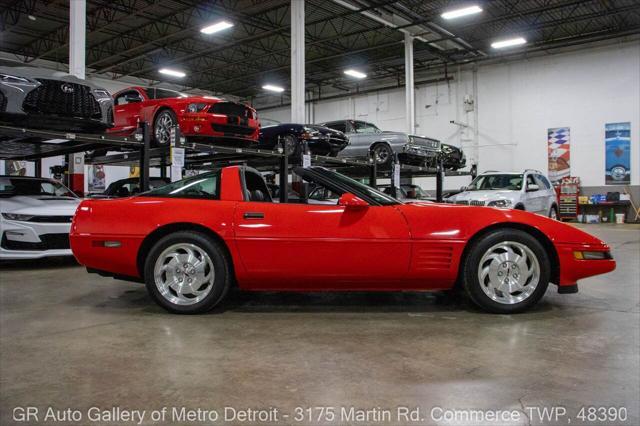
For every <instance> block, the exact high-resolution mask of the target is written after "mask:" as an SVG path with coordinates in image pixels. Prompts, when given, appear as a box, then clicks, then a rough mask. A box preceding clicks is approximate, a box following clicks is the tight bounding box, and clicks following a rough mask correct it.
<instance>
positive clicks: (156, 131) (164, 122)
mask: <svg viewBox="0 0 640 426" xmlns="http://www.w3.org/2000/svg"><path fill="white" fill-rule="evenodd" d="M177 123H178V118H177V117H176V115H175V113H174V112H173V111H171V110H168V109H165V110H163V111H160V112H159V113H158V115H156V118H155V120H154V121H153V140H154V142H155V144H156V145H157V146H168V145H169V143H171V128H172V127H174V126H175V125H176V124H177Z"/></svg>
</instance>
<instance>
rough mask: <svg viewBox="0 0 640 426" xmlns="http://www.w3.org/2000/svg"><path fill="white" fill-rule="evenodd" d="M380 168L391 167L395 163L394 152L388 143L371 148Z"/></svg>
mask: <svg viewBox="0 0 640 426" xmlns="http://www.w3.org/2000/svg"><path fill="white" fill-rule="evenodd" d="M371 152H372V153H373V155H374V158H375V159H376V164H377V165H378V167H389V166H390V165H391V163H392V162H393V150H392V149H391V147H390V146H389V145H388V144H386V143H377V144H375V145H373V147H371Z"/></svg>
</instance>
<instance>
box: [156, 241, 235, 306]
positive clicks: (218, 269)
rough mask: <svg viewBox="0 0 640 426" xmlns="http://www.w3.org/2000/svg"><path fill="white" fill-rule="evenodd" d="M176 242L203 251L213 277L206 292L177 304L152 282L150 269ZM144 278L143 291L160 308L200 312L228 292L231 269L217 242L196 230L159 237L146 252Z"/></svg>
mask: <svg viewBox="0 0 640 426" xmlns="http://www.w3.org/2000/svg"><path fill="white" fill-rule="evenodd" d="M176 244H193V245H195V246H197V247H198V248H200V249H202V250H204V251H205V252H206V253H207V254H208V255H209V258H210V259H211V261H212V264H213V267H214V272H215V276H214V278H213V284H212V287H211V290H210V291H209V293H208V294H207V295H206V297H204V298H203V299H202V300H200V301H199V302H197V303H194V304H191V305H180V304H176V303H172V302H171V301H169V300H168V299H167V298H165V297H164V296H163V295H162V294H161V292H160V290H159V289H158V286H157V285H156V281H155V276H154V269H155V266H156V261H157V260H158V257H159V256H160V255H161V254H162V252H163V251H164V250H166V249H167V248H169V247H171V246H174V245H176ZM144 277H145V283H146V287H147V291H148V292H149V294H150V295H151V297H152V298H153V300H155V302H156V303H158V304H159V305H160V306H162V307H163V308H164V309H166V310H167V311H169V312H173V313H176V314H201V313H205V312H208V311H210V310H211V309H213V308H214V307H215V306H216V305H218V304H219V303H220V302H221V301H222V299H224V297H225V296H226V294H227V292H228V291H229V287H230V283H231V272H230V267H229V262H228V260H227V257H226V256H225V253H224V251H223V249H222V247H220V245H219V244H218V243H217V242H216V241H214V240H212V239H211V238H209V237H207V236H206V235H204V234H202V233H200V232H194V231H180V232H174V233H171V234H169V235H167V236H165V237H163V238H161V239H160V240H159V241H158V242H157V243H155V244H154V245H153V247H152V248H151V250H150V251H149V253H148V255H147V258H146V260H145V264H144Z"/></svg>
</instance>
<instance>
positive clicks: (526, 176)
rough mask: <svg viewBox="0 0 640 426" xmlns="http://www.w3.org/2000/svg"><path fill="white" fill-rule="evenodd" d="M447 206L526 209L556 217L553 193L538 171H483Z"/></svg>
mask: <svg viewBox="0 0 640 426" xmlns="http://www.w3.org/2000/svg"><path fill="white" fill-rule="evenodd" d="M446 201H447V202H449V203H454V204H464V205H471V206H488V207H500V208H506V209H519V210H526V211H529V212H533V213H538V214H541V215H544V216H548V217H550V218H552V219H557V218H558V201H557V197H556V191H555V190H554V189H553V186H552V185H551V183H550V182H549V179H547V178H546V177H545V176H543V175H542V173H541V172H539V171H537V170H525V171H524V172H495V171H490V172H484V173H482V174H481V175H479V176H477V177H476V178H475V179H474V180H473V181H472V182H471V184H469V186H467V187H463V188H462V192H460V193H459V194H456V195H453V196H451V197H449V198H447V200H446Z"/></svg>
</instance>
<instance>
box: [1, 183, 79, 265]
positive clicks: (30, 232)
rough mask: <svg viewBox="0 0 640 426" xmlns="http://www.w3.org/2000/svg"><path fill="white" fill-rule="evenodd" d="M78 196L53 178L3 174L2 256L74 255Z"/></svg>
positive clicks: (39, 256) (8, 257) (32, 257)
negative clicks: (72, 241)
mask: <svg viewBox="0 0 640 426" xmlns="http://www.w3.org/2000/svg"><path fill="white" fill-rule="evenodd" d="M80 201H81V200H80V198H78V197H77V196H76V195H75V194H74V193H73V192H72V191H71V190H70V189H69V188H67V187H66V186H64V185H62V184H61V183H59V182H56V181H54V180H51V179H43V178H33V177H23V176H0V238H1V240H0V259H2V260H5V259H38V258H42V257H50V256H71V255H72V253H71V249H70V248H69V229H70V228H71V220H72V219H73V215H74V214H75V211H76V208H77V207H78V204H80Z"/></svg>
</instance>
